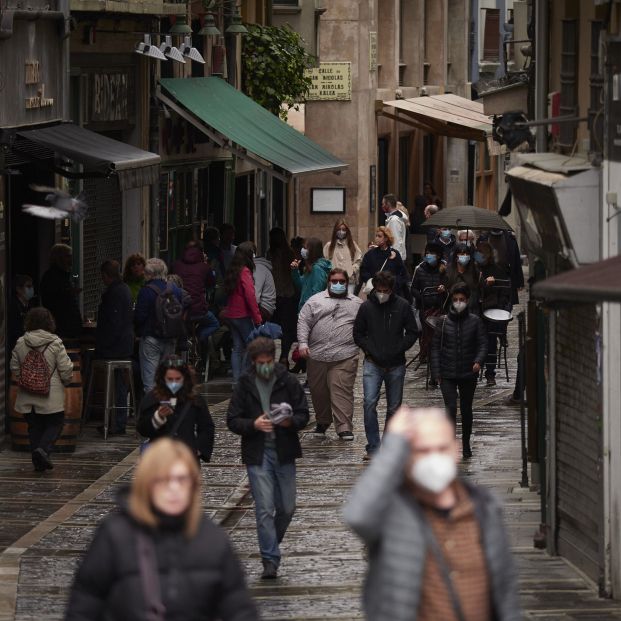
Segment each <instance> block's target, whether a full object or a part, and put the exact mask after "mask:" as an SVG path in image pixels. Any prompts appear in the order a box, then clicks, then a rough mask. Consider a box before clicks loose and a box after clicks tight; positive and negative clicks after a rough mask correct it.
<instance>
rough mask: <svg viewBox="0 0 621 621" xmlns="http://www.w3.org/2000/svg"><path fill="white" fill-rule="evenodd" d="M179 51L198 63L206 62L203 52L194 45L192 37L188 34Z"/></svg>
mask: <svg viewBox="0 0 621 621" xmlns="http://www.w3.org/2000/svg"><path fill="white" fill-rule="evenodd" d="M179 52H181V54H182V55H183V56H185V57H186V58H189V59H190V60H193V61H194V62H196V63H201V65H204V64H205V59H204V58H203V57H202V55H201V53H200V52H199V51H198V50H197V49H196V48H195V47H192V37H188V36H186V37H184V38H183V43H182V44H181V45H180V46H179Z"/></svg>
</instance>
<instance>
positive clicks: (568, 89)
mask: <svg viewBox="0 0 621 621" xmlns="http://www.w3.org/2000/svg"><path fill="white" fill-rule="evenodd" d="M560 115H561V116H577V115H578V20H576V19H564V20H563V40H562V49H561V105H560ZM577 128H578V125H577V123H560V132H559V140H558V142H559V145H561V146H564V147H572V146H573V144H574V142H575V140H576V131H577Z"/></svg>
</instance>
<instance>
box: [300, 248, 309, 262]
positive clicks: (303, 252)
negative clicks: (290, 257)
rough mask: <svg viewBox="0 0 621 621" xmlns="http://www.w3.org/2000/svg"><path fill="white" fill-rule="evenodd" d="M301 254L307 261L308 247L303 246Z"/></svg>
mask: <svg viewBox="0 0 621 621" xmlns="http://www.w3.org/2000/svg"><path fill="white" fill-rule="evenodd" d="M300 256H301V257H302V258H303V259H304V260H305V261H306V259H308V250H307V249H306V248H302V250H300Z"/></svg>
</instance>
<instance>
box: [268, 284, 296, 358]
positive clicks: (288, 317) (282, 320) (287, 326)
mask: <svg viewBox="0 0 621 621" xmlns="http://www.w3.org/2000/svg"><path fill="white" fill-rule="evenodd" d="M298 301H299V297H298V296H295V295H293V296H291V297H288V298H285V297H281V296H278V297H277V298H276V310H275V311H274V314H273V315H272V321H273V322H274V323H277V324H278V325H279V326H280V327H281V328H282V340H281V354H280V358H281V360H282V359H285V358H286V359H288V358H289V352H290V350H291V345H293V343H294V342H295V340H296V339H297V336H296V331H297V325H298Z"/></svg>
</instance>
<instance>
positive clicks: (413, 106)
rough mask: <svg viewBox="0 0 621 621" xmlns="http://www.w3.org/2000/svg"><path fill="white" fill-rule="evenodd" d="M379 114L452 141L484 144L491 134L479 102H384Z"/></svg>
mask: <svg viewBox="0 0 621 621" xmlns="http://www.w3.org/2000/svg"><path fill="white" fill-rule="evenodd" d="M391 109H392V110H391ZM379 114H381V115H382V116H386V117H388V118H391V119H394V120H397V121H399V122H400V123H404V124H406V125H411V126H412V127H415V128H416V129H422V130H423V131H426V132H429V133H430V134H437V135H440V136H449V137H451V138H464V139H465V140H477V141H479V142H484V141H486V140H487V137H488V136H489V135H491V132H492V122H491V120H490V118H489V117H488V116H486V115H485V114H484V113H483V104H482V103H481V102H479V101H472V100H470V99H466V98H465V97H459V96H458V95H452V94H447V95H431V96H429V97H427V96H426V97H414V98H413V99H396V100H394V101H384V102H382V109H381V110H380V111H379Z"/></svg>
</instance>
